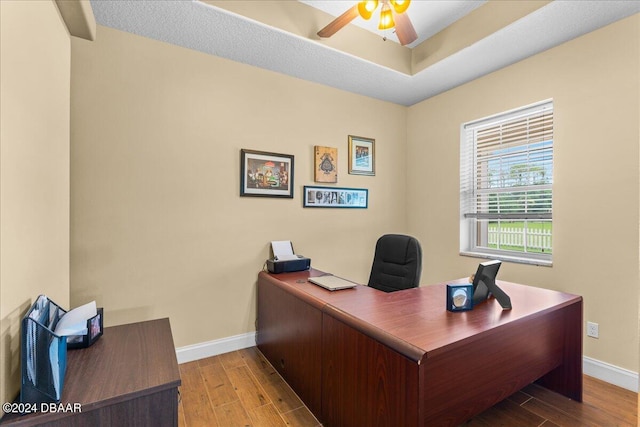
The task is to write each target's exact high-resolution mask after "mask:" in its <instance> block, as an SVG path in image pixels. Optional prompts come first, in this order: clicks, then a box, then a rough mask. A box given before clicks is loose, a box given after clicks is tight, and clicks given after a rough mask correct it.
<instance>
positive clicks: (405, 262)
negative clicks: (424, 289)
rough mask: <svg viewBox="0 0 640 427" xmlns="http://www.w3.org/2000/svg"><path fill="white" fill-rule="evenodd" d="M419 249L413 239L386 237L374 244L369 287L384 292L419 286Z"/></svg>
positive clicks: (402, 236) (420, 270) (387, 235)
mask: <svg viewBox="0 0 640 427" xmlns="http://www.w3.org/2000/svg"><path fill="white" fill-rule="evenodd" d="M421 273H422V248H421V247H420V242H418V240H417V239H416V238H414V237H411V236H404V235H401V234H385V235H384V236H382V237H380V238H379V239H378V242H377V243H376V252H375V255H374V257H373V266H372V267H371V275H370V276H369V286H370V287H372V288H376V289H379V290H381V291H385V292H394V291H399V290H402V289H409V288H415V287H418V286H419V285H420V274H421Z"/></svg>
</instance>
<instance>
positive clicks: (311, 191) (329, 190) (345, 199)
mask: <svg viewBox="0 0 640 427" xmlns="http://www.w3.org/2000/svg"><path fill="white" fill-rule="evenodd" d="M303 206H304V207H305V208H343V209H344V208H352V209H353V208H356V209H366V208H367V207H368V206H369V190H367V189H366V188H339V187H315V186H310V185H305V186H304V192H303Z"/></svg>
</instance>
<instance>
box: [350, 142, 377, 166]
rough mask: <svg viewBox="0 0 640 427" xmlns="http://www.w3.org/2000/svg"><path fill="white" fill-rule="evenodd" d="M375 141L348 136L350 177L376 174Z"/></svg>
mask: <svg viewBox="0 0 640 427" xmlns="http://www.w3.org/2000/svg"><path fill="white" fill-rule="evenodd" d="M375 144H376V141H375V139H371V138H362V137H360V136H353V135H349V173H350V174H352V175H375V174H376V149H375Z"/></svg>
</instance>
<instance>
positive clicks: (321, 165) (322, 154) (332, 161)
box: [313, 145, 338, 183]
mask: <svg viewBox="0 0 640 427" xmlns="http://www.w3.org/2000/svg"><path fill="white" fill-rule="evenodd" d="M314 153H315V155H314V175H313V179H314V181H315V182H328V183H336V182H338V149H337V148H334V147H322V146H320V145H316V146H315V147H314Z"/></svg>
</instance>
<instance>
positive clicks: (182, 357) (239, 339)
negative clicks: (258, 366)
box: [176, 332, 256, 363]
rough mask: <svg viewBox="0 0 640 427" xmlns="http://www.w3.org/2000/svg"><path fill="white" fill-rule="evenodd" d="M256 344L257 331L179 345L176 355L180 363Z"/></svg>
mask: <svg viewBox="0 0 640 427" xmlns="http://www.w3.org/2000/svg"><path fill="white" fill-rule="evenodd" d="M255 345H256V333H255V332H249V333H248V334H242V335H235V336H233V337H227V338H222V339H219V340H214V341H208V342H203V343H200V344H193V345H187V346H184V347H179V348H177V349H176V356H177V357H178V363H186V362H193V361H194V360H199V359H204V358H206V357H211V356H216V355H218V354H223V353H228V352H230V351H235V350H242V349H243V348H248V347H255Z"/></svg>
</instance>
